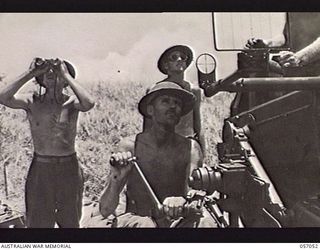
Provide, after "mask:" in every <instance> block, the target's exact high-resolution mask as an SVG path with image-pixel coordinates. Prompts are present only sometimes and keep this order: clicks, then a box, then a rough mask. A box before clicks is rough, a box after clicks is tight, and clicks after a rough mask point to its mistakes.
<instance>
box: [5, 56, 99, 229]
mask: <svg viewBox="0 0 320 250" xmlns="http://www.w3.org/2000/svg"><path fill="white" fill-rule="evenodd" d="M32 78H35V80H36V82H37V83H38V84H39V85H40V93H39V94H34V95H31V96H30V95H26V94H19V93H17V92H18V91H19V89H20V88H21V87H22V86H23V85H25V84H26V83H27V82H28V81H29V80H31V79H32ZM74 78H75V70H74V68H73V66H72V65H71V64H70V63H69V62H67V61H63V60H60V59H55V60H53V59H41V58H35V59H34V60H33V61H32V63H31V65H30V67H29V69H28V70H27V71H26V72H25V73H23V74H22V75H21V76H19V77H18V78H17V79H16V80H14V81H13V82H12V83H11V84H9V85H8V86H6V87H5V88H4V89H2V90H1V91H0V103H1V104H3V105H5V106H7V107H10V108H14V109H23V110H25V111H26V113H27V118H28V120H29V123H30V129H31V135H32V139H33V145H34V157H33V160H32V163H31V166H30V169H29V172H28V177H27V181H26V191H25V201H26V215H27V227H38V228H50V227H54V225H55V223H57V224H58V226H59V227H68V228H73V227H79V220H80V217H81V208H82V192H83V176H82V170H81V169H80V167H79V165H78V161H77V157H76V152H75V137H76V129H77V120H78V114H79V111H83V112H86V111H88V110H90V109H91V108H92V107H93V106H94V102H93V101H92V99H91V97H90V96H89V94H88V93H87V91H86V90H85V89H84V88H83V87H81V86H80V85H79V83H78V82H77V81H76V80H75V79H74ZM66 86H70V87H71V89H72V91H73V92H74V95H72V96H68V95H66V94H64V93H63V89H64V87H66ZM42 88H45V93H44V94H42V93H41V89H42Z"/></svg>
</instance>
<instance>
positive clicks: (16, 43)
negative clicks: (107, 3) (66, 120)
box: [0, 13, 213, 83]
mask: <svg viewBox="0 0 320 250" xmlns="http://www.w3.org/2000/svg"><path fill="white" fill-rule="evenodd" d="M0 30H1V33H2V39H1V40H0V47H1V48H2V50H1V51H0V69H1V70H0V73H2V72H4V73H6V74H8V75H9V76H12V77H14V76H16V75H17V74H20V73H22V72H23V71H24V70H26V69H27V68H28V66H29V64H30V62H31V60H32V58H33V57H37V56H40V57H48V58H51V57H53V58H55V57H61V58H65V59H67V60H69V61H70V62H72V63H73V64H74V65H75V66H76V68H77V71H78V72H77V73H78V79H79V80H80V81H84V82H87V83H90V82H93V81H99V80H105V81H117V82H128V81H141V82H150V83H152V82H155V81H159V80H161V79H163V78H164V77H165V76H164V75H163V74H161V73H160V72H159V71H158V69H157V60H158V58H159V56H160V54H161V53H162V52H163V51H164V50H165V49H166V48H167V47H169V46H172V45H175V44H187V45H189V46H191V47H192V48H193V50H194V54H195V57H196V56H198V55H199V54H200V53H203V52H211V53H212V52H213V36H212V25H211V14H210V13H143V14H138V13H128V14H112V13H90V14H88V13H87V14H84V13H75V14H72V13H68V14H60V13H45V14H43V13H39V14H30V13H28V14H22V13H18V14H1V19H0ZM187 78H188V79H189V80H191V81H196V70H195V66H194V64H193V65H192V66H191V67H190V69H189V70H188V74H187Z"/></svg>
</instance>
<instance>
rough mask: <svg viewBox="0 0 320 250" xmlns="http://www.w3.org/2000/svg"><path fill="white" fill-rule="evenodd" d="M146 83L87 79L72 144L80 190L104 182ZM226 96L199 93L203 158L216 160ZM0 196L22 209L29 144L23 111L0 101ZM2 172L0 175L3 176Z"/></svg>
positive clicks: (138, 124) (135, 128)
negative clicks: (91, 101) (89, 101)
mask: <svg viewBox="0 0 320 250" xmlns="http://www.w3.org/2000/svg"><path fill="white" fill-rule="evenodd" d="M146 88H147V85H146V84H142V83H133V82H132V83H128V84H124V83H117V84H116V83H107V82H99V83H95V84H92V85H91V90H90V91H91V93H92V95H93V96H94V97H95V100H96V105H95V107H94V108H93V109H92V110H91V111H89V112H87V113H81V115H80V117H79V123H78V136H77V140H76V148H77V153H78V158H79V161H80V163H81V166H82V168H83V170H84V174H85V196H86V197H90V199H95V198H97V197H98V196H99V194H100V192H101V191H102V189H103V188H104V186H105V184H106V181H107V176H108V173H109V170H108V161H109V156H110V153H111V152H112V150H114V148H115V147H116V145H117V144H118V143H119V141H120V140H121V139H122V138H126V137H129V136H134V135H135V134H136V133H137V132H139V131H141V128H142V116H141V115H140V114H139V113H138V111H137V103H138V101H139V100H140V98H141V97H142V96H143V94H144V93H145V91H146ZM231 100H232V96H231V95H229V94H225V93H220V94H218V95H216V96H215V97H213V98H205V97H203V102H202V107H201V111H202V120H203V130H204V134H205V138H206V145H207V153H206V159H205V162H206V164H208V165H212V164H214V163H215V162H216V161H217V157H216V155H217V153H216V150H215V149H216V144H217V142H218V141H220V135H221V129H222V124H223V119H224V118H225V117H227V116H228V112H229V105H230V102H231ZM0 152H1V153H0V200H2V201H8V203H9V204H10V205H11V206H12V207H14V208H15V209H16V210H19V211H22V212H23V211H24V210H25V209H24V185H25V179H26V176H27V172H28V168H29V166H30V163H31V159H32V155H33V148H32V140H31V137H30V131H29V124H28V121H27V118H26V114H25V112H24V111H21V110H13V109H9V108H6V107H4V106H0ZM5 173H6V178H5Z"/></svg>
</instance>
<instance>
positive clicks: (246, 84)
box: [220, 77, 320, 92]
mask: <svg viewBox="0 0 320 250" xmlns="http://www.w3.org/2000/svg"><path fill="white" fill-rule="evenodd" d="M319 89H320V77H264V78H258V77H255V78H240V79H239V80H237V81H235V82H233V83H232V84H228V85H224V86H221V87H220V91H229V92H246V91H268V90H272V91H281V90H287V91H294V90H319Z"/></svg>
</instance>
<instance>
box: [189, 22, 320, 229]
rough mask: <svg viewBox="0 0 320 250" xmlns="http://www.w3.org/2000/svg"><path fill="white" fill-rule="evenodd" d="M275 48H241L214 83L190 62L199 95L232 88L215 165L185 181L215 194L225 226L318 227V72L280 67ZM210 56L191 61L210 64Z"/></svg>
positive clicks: (319, 215) (209, 75)
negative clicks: (225, 73) (232, 66)
mask: <svg viewBox="0 0 320 250" xmlns="http://www.w3.org/2000/svg"><path fill="white" fill-rule="evenodd" d="M289 21H290V20H287V22H289ZM218 35H219V34H215V36H218ZM248 38H250V37H248ZM278 52H279V49H274V48H262V49H250V50H242V51H241V52H239V53H238V55H237V56H238V57H237V59H238V69H237V70H236V71H235V72H234V73H233V74H231V75H229V76H228V77H226V78H224V79H222V80H216V79H215V73H214V70H212V71H210V72H204V71H203V70H201V69H200V66H201V65H200V64H198V73H199V85H200V87H201V88H202V89H203V90H204V93H205V96H207V97H210V96H213V95H215V94H217V93H218V92H221V91H226V92H235V93H237V94H236V97H235V99H234V101H233V103H232V104H231V111H230V113H231V115H230V117H229V118H227V119H225V121H224V126H223V132H222V140H223V142H222V143H219V144H218V145H217V151H218V156H219V163H218V164H217V165H216V166H210V167H203V168H198V169H195V170H194V171H193V173H192V176H191V178H190V186H191V187H193V188H194V189H198V190H204V191H206V193H207V194H211V193H213V192H214V191H217V192H219V193H220V197H221V198H220V199H216V200H213V201H211V203H214V204H217V205H218V206H219V207H220V208H221V209H222V210H224V211H227V212H229V214H230V217H229V224H228V226H231V227H238V226H239V221H241V222H242V223H243V225H244V226H245V227H319V226H320V181H319V178H320V157H319V155H320V144H319V143H320V140H319V139H320V138H319V136H320V92H319V90H320V77H318V76H307V75H306V74H305V72H306V71H305V69H304V67H296V68H281V66H280V65H279V64H278V63H277V59H278V58H277V57H278ZM204 57H206V58H204ZM210 57H211V56H210V55H209V54H204V55H202V58H198V60H197V62H206V63H208V62H210V60H211V65H215V64H216V62H215V59H214V58H212V57H211V58H210ZM306 67H307V66H306ZM239 218H240V219H241V220H239Z"/></svg>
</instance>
